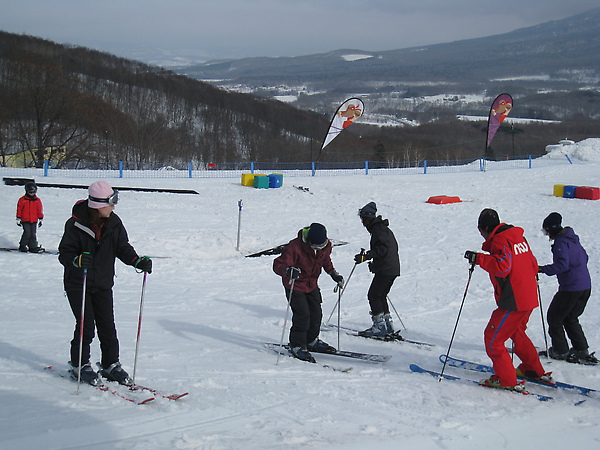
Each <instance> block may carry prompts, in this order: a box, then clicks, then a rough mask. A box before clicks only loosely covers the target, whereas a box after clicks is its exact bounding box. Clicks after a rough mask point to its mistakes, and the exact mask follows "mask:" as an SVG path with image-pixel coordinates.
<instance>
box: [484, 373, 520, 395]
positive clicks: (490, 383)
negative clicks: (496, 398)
mask: <svg viewBox="0 0 600 450" xmlns="http://www.w3.org/2000/svg"><path fill="white" fill-rule="evenodd" d="M479 384H480V385H481V386H485V387H490V388H496V389H505V390H507V391H515V392H524V391H525V382H524V381H522V382H520V383H519V382H517V384H516V385H514V386H502V385H501V384H500V377H498V376H497V375H492V376H491V377H489V378H486V379H484V380H481V381H480V382H479Z"/></svg>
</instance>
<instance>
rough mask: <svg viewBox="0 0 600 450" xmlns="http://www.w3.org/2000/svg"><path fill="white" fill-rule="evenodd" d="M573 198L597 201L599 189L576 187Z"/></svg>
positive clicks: (599, 193) (599, 196) (599, 195)
mask: <svg viewBox="0 0 600 450" xmlns="http://www.w3.org/2000/svg"><path fill="white" fill-rule="evenodd" d="M575 198H582V199H585V200H599V199H600V188H597V187H591V186H577V187H576V188H575Z"/></svg>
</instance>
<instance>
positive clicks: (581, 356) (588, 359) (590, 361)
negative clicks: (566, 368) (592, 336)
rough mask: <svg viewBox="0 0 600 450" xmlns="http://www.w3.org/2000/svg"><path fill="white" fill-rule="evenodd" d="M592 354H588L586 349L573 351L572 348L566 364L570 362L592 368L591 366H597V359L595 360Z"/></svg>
mask: <svg viewBox="0 0 600 450" xmlns="http://www.w3.org/2000/svg"><path fill="white" fill-rule="evenodd" d="M594 353H595V352H594ZM594 353H590V352H589V351H588V350H587V349H585V350H575V349H574V348H572V349H570V350H569V352H568V355H567V358H566V359H567V362H570V363H575V364H585V365H590V366H593V365H596V364H598V358H596V357H595V356H594Z"/></svg>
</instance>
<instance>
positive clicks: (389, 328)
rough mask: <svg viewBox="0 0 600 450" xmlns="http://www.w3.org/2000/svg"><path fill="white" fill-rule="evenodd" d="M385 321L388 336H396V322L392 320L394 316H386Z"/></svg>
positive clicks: (388, 314) (384, 316)
mask: <svg viewBox="0 0 600 450" xmlns="http://www.w3.org/2000/svg"><path fill="white" fill-rule="evenodd" d="M383 320H384V321H385V330H386V332H387V334H394V321H393V320H392V315H391V314H390V313H387V314H384V315H383Z"/></svg>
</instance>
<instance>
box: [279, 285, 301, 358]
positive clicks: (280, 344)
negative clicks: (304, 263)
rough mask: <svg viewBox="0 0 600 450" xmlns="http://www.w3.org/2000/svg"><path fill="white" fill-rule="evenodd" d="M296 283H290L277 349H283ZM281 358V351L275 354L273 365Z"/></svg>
mask: <svg viewBox="0 0 600 450" xmlns="http://www.w3.org/2000/svg"><path fill="white" fill-rule="evenodd" d="M295 282H296V279H295V278H292V280H291V281H290V294H289V296H288V299H287V307H286V308H285V319H284V320H283V330H282V331H281V340H280V341H279V349H280V350H281V348H282V347H283V336H284V335H285V328H286V326H287V320H288V316H289V313H290V308H291V307H292V306H291V305H292V294H293V293H294V283H295ZM280 356H281V351H278V352H277V362H276V363H275V365H278V364H279V357H280Z"/></svg>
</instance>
